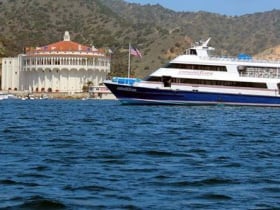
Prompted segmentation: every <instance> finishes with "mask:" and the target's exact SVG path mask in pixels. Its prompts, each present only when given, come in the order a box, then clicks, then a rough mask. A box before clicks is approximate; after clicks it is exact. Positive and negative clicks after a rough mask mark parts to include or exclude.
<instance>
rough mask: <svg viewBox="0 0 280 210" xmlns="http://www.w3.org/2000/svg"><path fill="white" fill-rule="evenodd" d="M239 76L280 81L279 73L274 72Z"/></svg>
mask: <svg viewBox="0 0 280 210" xmlns="http://www.w3.org/2000/svg"><path fill="white" fill-rule="evenodd" d="M239 75H240V77H253V78H269V79H280V74H279V73H277V72H273V73H260V72H240V73H239Z"/></svg>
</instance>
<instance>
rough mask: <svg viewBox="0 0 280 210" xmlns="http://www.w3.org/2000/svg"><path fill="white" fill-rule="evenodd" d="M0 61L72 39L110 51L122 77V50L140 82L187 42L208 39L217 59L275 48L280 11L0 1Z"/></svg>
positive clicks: (96, 0) (117, 0)
mask: <svg viewBox="0 0 280 210" xmlns="http://www.w3.org/2000/svg"><path fill="white" fill-rule="evenodd" d="M0 30H1V33H0V56H15V55H17V54H19V53H22V52H23V49H24V47H25V46H34V47H36V46H42V45H46V44H49V43H52V42H56V41H60V40H61V39H62V36H63V34H64V31H66V30H67V31H69V32H70V35H71V40H73V41H76V42H79V43H81V44H85V45H90V44H93V45H95V46H96V47H98V48H99V47H110V48H111V49H112V50H113V52H114V54H113V55H112V71H113V72H112V75H125V74H126V69H127V53H128V52H127V47H128V43H129V42H131V43H132V45H133V46H135V47H137V48H139V50H140V51H141V52H142V54H143V59H141V60H140V59H137V58H132V70H133V72H134V74H135V76H139V77H144V76H146V75H147V74H148V73H150V72H151V71H153V70H154V69H155V68H158V67H159V66H162V65H163V64H165V63H166V62H167V61H168V60H170V59H172V58H173V57H175V56H176V55H177V54H179V53H182V52H183V51H184V50H185V49H186V48H188V47H189V46H190V45H191V43H192V42H195V41H198V40H201V39H204V40H205V39H207V38H208V37H212V40H211V42H210V45H212V46H213V47H215V48H216V53H217V54H223V55H224V54H228V55H237V54H239V53H241V52H242V53H248V54H252V55H254V54H258V53H259V52H262V51H264V50H266V49H270V48H273V47H275V46H277V45H279V44H280V11H279V10H273V11H270V12H264V13H256V14H250V15H243V16H234V17H231V16H225V15H218V14H213V13H208V12H174V11H172V10H169V9H165V8H163V7H162V6H160V5H145V6H141V5H139V4H131V3H127V2H125V1H123V0H59V1H53V0H0Z"/></svg>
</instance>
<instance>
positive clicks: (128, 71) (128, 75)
mask: <svg viewBox="0 0 280 210" xmlns="http://www.w3.org/2000/svg"><path fill="white" fill-rule="evenodd" d="M130 51H131V44H130V42H129V47H128V69H127V77H128V78H130Z"/></svg>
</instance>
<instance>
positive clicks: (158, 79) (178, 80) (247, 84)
mask: <svg viewBox="0 0 280 210" xmlns="http://www.w3.org/2000/svg"><path fill="white" fill-rule="evenodd" d="M167 80H168V77H149V78H147V81H153V82H164V83H166V82H167ZM168 82H170V84H171V83H179V84H180V83H183V84H196V85H216V86H231V87H250V88H267V85H266V83H260V82H237V81H221V80H204V79H184V78H171V77H169V81H168Z"/></svg>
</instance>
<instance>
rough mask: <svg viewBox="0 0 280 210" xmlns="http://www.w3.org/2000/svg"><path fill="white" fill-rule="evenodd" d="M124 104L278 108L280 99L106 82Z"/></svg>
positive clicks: (276, 97)
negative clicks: (221, 105)
mask: <svg viewBox="0 0 280 210" xmlns="http://www.w3.org/2000/svg"><path fill="white" fill-rule="evenodd" d="M104 84H105V85H106V86H107V87H108V89H110V90H111V91H112V93H113V94H114V95H115V96H116V97H117V98H118V99H119V100H120V102H121V103H122V104H166V105H216V104H224V105H244V106H277V107H280V97H278V96H263V95H245V94H230V93H217V92H200V91H185V90H172V89H159V88H148V87H139V86H130V85H125V84H118V83H114V82H111V81H105V82H104Z"/></svg>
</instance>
